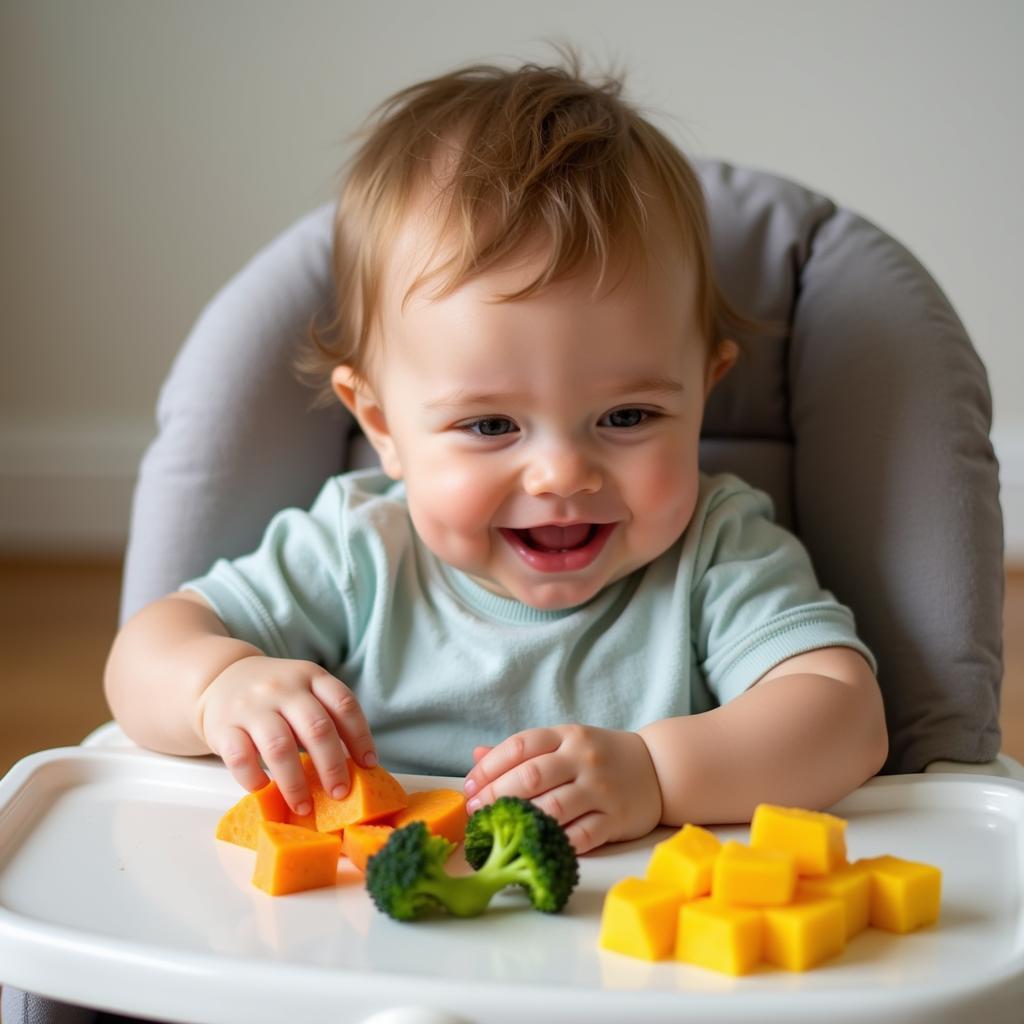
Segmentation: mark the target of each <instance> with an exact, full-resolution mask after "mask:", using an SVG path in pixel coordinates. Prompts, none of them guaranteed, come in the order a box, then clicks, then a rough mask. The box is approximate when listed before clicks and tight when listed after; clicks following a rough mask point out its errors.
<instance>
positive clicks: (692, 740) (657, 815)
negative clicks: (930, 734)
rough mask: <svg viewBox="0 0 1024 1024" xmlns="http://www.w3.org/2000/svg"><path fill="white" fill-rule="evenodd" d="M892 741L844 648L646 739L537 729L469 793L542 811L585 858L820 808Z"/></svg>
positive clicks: (484, 772) (804, 659) (482, 772)
mask: <svg viewBox="0 0 1024 1024" xmlns="http://www.w3.org/2000/svg"><path fill="white" fill-rule="evenodd" d="M887 749H888V738H887V735H886V729H885V716H884V713H883V708H882V700H881V695H880V693H879V690H878V684H877V682H876V681H875V678H874V676H873V674H872V672H871V669H870V667H869V666H868V663H867V662H866V661H865V660H864V658H863V657H861V655H859V654H858V653H857V652H856V651H854V650H852V649H851V648H847V647H828V648H823V649H821V650H817V651H812V652H809V653H807V654H802V655H798V656H796V657H793V658H789V659H787V660H786V661H784V662H782V663H781V664H779V665H777V666H776V667H775V668H774V669H772V670H771V671H770V672H768V673H767V674H766V675H765V676H763V677H762V678H761V679H760V680H759V681H758V682H757V683H756V684H755V685H754V686H752V687H751V688H750V689H749V690H747V691H746V692H745V693H744V694H742V695H741V696H740V697H737V698H736V699H735V700H733V701H731V702H730V703H728V704H726V705H724V706H723V707H720V708H715V709H714V710H713V711H707V712H704V713H703V714H699V715H690V716H683V717H679V718H667V719H663V720H661V721H658V722H654V723H652V724H651V725H648V726H645V727H644V728H643V729H641V730H640V731H639V733H630V732H620V731H615V730H606V729H593V728H589V727H584V726H560V727H557V728H555V729H530V730H527V731H526V732H523V733H518V734H517V735H515V736H512V737H510V738H509V739H507V740H505V741H504V742H503V743H500V744H498V746H496V747H494V748H493V749H491V750H484V749H480V750H478V751H477V763H476V765H475V767H474V768H473V770H472V771H471V772H470V773H469V775H468V776H467V785H466V789H467V793H471V794H472V795H473V796H474V798H475V799H477V800H479V801H480V802H481V803H488V802H490V801H491V800H493V799H496V798H497V797H499V796H504V795H515V796H521V797H525V798H526V799H535V800H536V802H537V804H538V805H539V806H540V807H541V808H542V809H544V810H546V811H548V813H551V814H553V815H554V816H555V817H556V818H558V819H559V821H561V822H562V824H563V825H566V826H567V828H568V831H569V836H570V838H571V840H572V842H573V844H574V845H575V846H576V848H577V849H578V850H579V851H580V852H581V853H583V852H586V850H589V849H593V848H594V847H597V846H600V845H601V844H603V843H606V842H610V841H614V840H622V839H633V838H637V837H639V836H642V835H645V834H646V833H647V832H649V831H650V830H651V829H652V828H654V827H655V826H656V825H658V824H664V825H682V824H684V823H686V822H692V823H694V824H726V823H730V822H746V821H749V820H750V817H751V815H752V814H753V811H754V808H755V807H756V806H757V804H758V803H761V802H768V803H780V804H787V805H790V806H799V807H808V808H824V807H828V806H829V805H831V804H832V803H834V802H835V801H837V800H839V799H840V798H842V797H843V796H845V795H846V794H848V793H850V792H852V791H853V790H854V789H856V788H857V786H859V785H860V784H861V783H862V782H864V781H865V780H867V779H869V778H870V777H871V776H872V775H874V774H875V773H876V772H877V771H878V770H879V768H881V766H882V763H883V762H884V760H885V757H886V753H887Z"/></svg>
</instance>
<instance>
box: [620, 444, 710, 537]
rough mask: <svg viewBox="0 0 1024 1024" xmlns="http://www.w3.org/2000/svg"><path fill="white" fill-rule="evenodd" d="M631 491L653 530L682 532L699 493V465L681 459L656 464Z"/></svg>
mask: <svg viewBox="0 0 1024 1024" xmlns="http://www.w3.org/2000/svg"><path fill="white" fill-rule="evenodd" d="M631 490H632V495H633V501H634V503H635V504H634V508H635V509H637V510H638V511H639V512H640V514H641V515H643V516H644V517H645V518H647V519H648V521H649V522H650V523H651V524H652V526H656V527H658V528H660V529H663V530H665V531H668V532H672V531H675V532H677V533H678V532H681V531H682V530H683V529H685V528H686V526H687V524H688V523H689V522H690V519H691V518H692V517H693V510H694V508H695V507H696V503H697V494H698V491H699V490H700V477H699V471H698V466H697V461H696V459H691V458H687V457H686V456H682V455H673V456H671V457H669V458H664V459H659V460H656V461H655V462H654V463H652V465H651V466H649V467H647V471H646V472H643V473H642V474H639V475H638V478H637V479H635V480H634V484H633V487H632V489H631Z"/></svg>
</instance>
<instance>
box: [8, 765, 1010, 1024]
mask: <svg viewBox="0 0 1024 1024" xmlns="http://www.w3.org/2000/svg"><path fill="white" fill-rule="evenodd" d="M400 778H401V780H402V782H403V784H405V785H406V786H407V787H408V788H410V789H423V788H431V787H434V786H438V785H445V784H449V785H458V780H443V779H436V778H425V777H410V776H405V777H400ZM241 792H242V791H241V790H240V789H239V787H238V785H237V783H235V782H234V780H233V779H232V778H231V776H230V775H229V774H228V772H227V770H226V769H225V768H224V767H223V766H222V765H220V763H219V762H216V761H214V760H213V759H203V760H198V761H197V760H195V759H185V758H173V757H164V756H161V755H154V754H149V753H144V752H138V751H132V750H98V749H87V748H82V747H73V748H66V749H57V750H48V751H43V752H41V753H38V754H33V755H31V756H30V757H27V758H25V759H24V760H22V761H21V762H19V763H18V764H17V765H16V766H15V767H14V768H13V769H12V770H11V771H10V773H9V774H8V775H7V776H6V777H5V778H4V779H2V780H0V983H6V984H10V985H14V986H16V987H18V988H22V989H26V990H28V991H31V992H37V993H40V994H43V995H48V996H51V997H54V998H57V999H61V1000H64V1001H66V1002H71V1003H79V1004H84V1005H88V1006H95V1007H102V1008H107V1009H111V1010H115V1011H118V1012H121V1013H126V1014H134V1015H138V1016H143V1017H145V1016H150V1015H152V1016H154V1017H160V1018H163V1019H167V1020H174V1021H183V1022H184V1021H190V1022H192V1021H194V1022H213V1021H220V1022H239V1024H242V1022H244V1024H254V1022H260V1021H268V1022H270V1021H273V1022H275V1024H276V1022H279V1021H281V1020H287V1019H293V1020H301V1019H304V1018H308V1019H312V1020H328V1019H329V1020H331V1021H332V1022H337V1024H343V1022H346V1021H363V1020H365V1019H366V1018H367V1017H369V1016H371V1015H372V1014H374V1013H375V1012H379V1011H383V1010H386V1009H389V1008H395V1007H419V1008H421V1012H420V1014H419V1015H413V1016H408V1015H407V1016H405V1017H403V1016H401V1015H400V1014H399V1015H398V1016H390V1017H389V1016H388V1015H387V1014H385V1015H384V1016H383V1017H382V1018H381V1019H382V1020H399V1019H402V1020H417V1021H425V1020H430V1021H451V1020H453V1019H459V1018H464V1019H465V1020H467V1021H470V1022H474V1024H482V1022H485V1021H486V1022H490V1021H495V1022H506V1021H507V1022H513V1021H515V1022H517V1024H521V1022H522V1021H523V1020H535V1021H545V1020H559V1021H562V1020H566V1021H569V1020H581V1021H588V1022H590V1021H594V1022H599V1021H607V1022H615V1024H623V1022H632V1021H645V1022H646V1021H668V1020H673V1021H679V1020H685V1021H687V1022H688V1024H689V1022H698V1021H716V1022H719V1024H720V1022H722V1021H730V1022H731V1021H757V1022H759V1024H763V1022H766V1021H786V1022H801V1021H808V1022H810V1021H814V1022H818V1021H821V1020H824V1019H827V1020H829V1021H850V1022H854V1021H856V1022H862V1021H864V1020H868V1019H879V1020H885V1021H928V1022H929V1024H936V1022H942V1021H958V1022H959V1021H964V1020H967V1019H972V1018H976V1019H978V1020H984V1021H986V1022H1000V1021H1013V1022H1018V1021H1020V1020H1021V1018H1022V1015H1024V1010H1022V1007H1024V909H1022V903H1024V900H1022V894H1024V879H1022V875H1024V784H1022V783H1020V782H1014V781H1008V780H1001V779H992V778H979V777H977V776H968V775H942V776H932V775H917V776H903V777H894V778H885V779H877V780H873V781H872V782H870V783H868V784H867V785H866V786H864V787H863V788H861V789H860V790H858V791H857V792H856V793H854V794H852V795H851V796H850V797H848V798H847V799H846V800H843V801H842V802H841V803H840V804H838V805H837V806H836V808H835V812H836V813H838V814H841V815H842V816H843V817H846V818H847V819H848V820H849V827H848V831H847V840H848V849H849V854H850V857H851V859H854V858H857V857H864V856H873V855H877V854H882V853H891V854H894V855H896V856H900V857H906V858H909V859H914V860H922V861H926V862H928V863H932V864H936V865H938V866H939V867H940V868H941V869H942V872H943V896H942V914H941V918H940V921H939V923H938V924H937V925H933V926H931V927H928V928H926V929H923V930H921V931H918V932H915V933H913V934H910V935H905V936H899V935H891V934H887V933H883V932H879V931H875V930H870V929H869V930H868V931H867V932H865V933H862V934H861V935H859V936H857V937H856V938H855V939H853V940H852V941H851V942H850V944H849V945H848V946H847V948H846V951H845V952H844V953H843V954H842V955H841V956H839V957H837V958H835V959H833V960H831V961H828V962H827V963H825V964H823V965H822V966H820V967H818V968H816V969H814V970H811V971H808V972H806V973H802V974H793V973H787V972H784V971H781V970H778V969H774V968H768V967H765V968H763V969H761V970H759V971H758V972H757V973H755V974H752V975H748V976H746V977H742V978H731V977H727V976H725V975H720V974H716V973H713V972H710V971H705V970H701V969H699V968H696V967H691V966H687V965H684V964H679V963H671V962H662V963H657V964H650V963H646V962H643V961H639V960H633V959H630V958H627V957H624V956H620V955H618V954H614V953H609V952H607V951H602V950H599V949H598V947H597V938H598V930H599V925H600V914H601V907H602V902H603V899H604V894H605V892H606V891H607V889H608V887H609V886H610V885H611V884H612V883H613V882H614V881H616V880H617V879H619V878H622V877H623V876H625V875H630V874H642V873H643V870H644V866H645V864H646V861H647V858H648V855H649V852H650V849H651V847H652V846H653V845H654V843H655V842H656V841H658V840H659V839H661V838H664V836H665V835H667V834H668V833H669V830H660V831H659V832H656V833H654V834H652V835H651V836H648V837H647V838H645V839H643V840H640V841H636V842H632V843H627V844H622V845H620V846H617V847H612V848H606V849H604V850H601V851H599V852H597V853H595V854H592V855H589V856H586V857H584V858H582V859H581V881H580V885H579V888H578V889H577V890H576V892H575V893H574V894H573V897H572V899H571V900H570V903H569V906H568V907H567V909H566V911H565V912H564V913H562V914H560V915H552V916H548V915H542V914H540V913H538V912H536V911H533V910H531V909H529V908H528V906H527V905H526V904H525V901H524V899H523V898H522V897H521V896H517V895H516V894H513V893H509V894H501V895H499V896H498V897H497V898H496V901H495V903H494V904H492V908H491V910H490V911H488V912H487V913H486V914H485V915H483V916H482V917H479V918H474V919H471V920H458V919H451V918H439V919H434V920H429V921H421V922H417V923H412V924H399V923H396V922H394V921H391V920H389V919H388V918H387V917H385V916H384V915H382V914H380V913H379V912H378V911H377V910H376V909H375V908H374V907H373V905H372V903H371V902H370V900H369V898H368V896H367V895H366V893H365V891H364V889H363V886H362V879H361V876H359V875H358V874H357V873H356V872H355V871H354V869H352V868H351V867H350V866H347V865H344V864H343V866H342V867H341V868H340V869H339V884H338V885H337V886H336V887H334V888H330V889H320V890H315V891H309V892H303V893H297V894H294V895H290V896H284V897H271V896H268V895H266V894H265V893H263V892H261V891H260V890H258V889H256V888H255V887H254V886H253V885H252V884H251V882H250V877H251V874H252V868H253V861H254V857H255V854H254V853H253V852H252V851H249V850H245V849H242V848H240V847H237V846H233V845H231V844H229V843H225V842H220V841H218V840H215V839H214V829H215V826H216V823H217V820H218V819H219V817H220V815H221V814H222V813H223V812H224V811H225V810H226V809H227V808H228V807H229V806H230V805H231V804H233V803H234V802H235V801H236V800H237V799H238V798H239V796H240V795H241ZM715 831H716V832H717V833H718V834H719V835H720V836H721V837H723V838H741V839H746V838H747V836H748V829H747V828H746V827H728V828H719V829H715ZM448 1015H454V1016H448Z"/></svg>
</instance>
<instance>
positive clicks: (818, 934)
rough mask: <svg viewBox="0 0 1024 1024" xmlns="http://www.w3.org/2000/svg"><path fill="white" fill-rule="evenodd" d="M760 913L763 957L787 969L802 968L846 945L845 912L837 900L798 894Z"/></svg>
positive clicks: (801, 969)
mask: <svg viewBox="0 0 1024 1024" xmlns="http://www.w3.org/2000/svg"><path fill="white" fill-rule="evenodd" d="M762 914H763V915H764V958H765V960H767V961H768V963H771V964H775V965H776V966H777V967H782V968H784V969H785V970H787V971H806V970H807V969H808V968H809V967H814V966H815V964H819V963H821V961H822V960H827V959H828V958H829V957H830V956H835V955H837V954H838V953H841V952H842V951H843V949H844V948H845V946H846V915H845V913H844V912H843V905H842V903H841V902H840V901H839V900H837V899H830V898H827V897H821V898H813V897H805V896H801V897H798V898H797V899H796V900H794V902H793V903H791V904H789V905H788V906H785V907H765V908H764V910H763V911H762Z"/></svg>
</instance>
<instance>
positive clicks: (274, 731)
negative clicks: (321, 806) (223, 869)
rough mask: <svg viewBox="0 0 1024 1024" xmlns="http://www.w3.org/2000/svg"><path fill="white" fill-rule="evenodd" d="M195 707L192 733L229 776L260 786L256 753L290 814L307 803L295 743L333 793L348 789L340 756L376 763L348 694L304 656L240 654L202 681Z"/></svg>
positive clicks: (355, 704) (302, 810)
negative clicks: (207, 682) (294, 658)
mask: <svg viewBox="0 0 1024 1024" xmlns="http://www.w3.org/2000/svg"><path fill="white" fill-rule="evenodd" d="M197 712H198V719H197V726H196V731H197V732H198V733H199V736H200V737H201V738H202V740H203V742H204V743H205V744H206V745H207V746H208V747H209V748H210V749H211V750H212V751H213V752H214V753H215V754H217V755H218V756H219V757H220V758H221V759H222V760H223V761H224V764H225V765H226V766H227V767H228V770H229V771H230V772H231V774H232V775H233V776H234V777H235V779H236V780H237V781H238V782H239V783H240V784H241V785H242V786H244V787H245V788H246V789H247V790H249V791H250V792H251V791H253V790H256V789H259V788H260V787H262V786H265V785H266V784H267V782H268V781H269V780H268V778H267V776H266V774H265V773H264V771H263V769H262V768H261V767H260V757H261V756H262V758H263V761H264V763H265V764H266V765H267V767H268V768H269V769H270V770H271V772H272V773H273V776H274V779H275V781H276V782H277V785H278V788H279V789H280V790H281V793H282V794H283V796H284V798H285V801H286V802H287V804H288V806H289V807H290V808H291V809H292V810H293V811H294V812H295V813H296V814H308V813H309V812H310V810H311V809H312V804H311V802H310V793H309V787H308V786H307V785H306V777H305V775H304V773H303V771H302V765H301V763H300V761H299V744H301V745H302V746H303V747H305V749H306V750H307V751H309V755H310V757H311V758H312V759H313V764H314V766H315V767H316V770H317V774H318V775H319V776H320V781H321V782H322V783H323V786H324V789H325V790H326V791H327V792H328V793H330V794H331V795H332V796H334V797H336V798H338V799H340V798H341V797H343V796H345V794H346V793H347V792H348V789H349V773H348V767H347V765H346V760H347V756H348V754H351V756H352V758H353V759H354V760H355V761H356V763H357V764H361V765H364V766H366V767H367V768H372V767H373V766H374V765H375V764H377V755H376V753H375V752H374V745H373V737H372V736H371V735H370V726H369V723H368V722H367V721H366V716H365V715H364V714H363V710H362V708H361V707H360V706H359V702H358V701H357V700H356V698H355V695H354V694H353V693H352V691H351V690H350V689H349V688H348V687H347V686H346V685H345V684H344V683H343V682H341V680H340V679H336V678H335V677H334V676H332V675H331V674H330V673H329V672H327V671H326V670H325V669H322V668H321V667H320V666H319V665H316V664H314V663H313V662H311V661H291V660H287V659H284V658H267V657H262V656H260V657H251V658H242V659H241V660H239V661H236V662H234V663H232V664H231V665H229V666H228V667H227V668H226V669H224V671H223V672H221V674H220V675H219V676H217V677H216V678H215V679H214V680H213V682H212V683H210V685H209V686H207V688H206V689H205V690H204V691H203V694H202V695H201V696H200V698H199V701H198V704H197ZM346 747H347V748H348V754H346Z"/></svg>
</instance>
